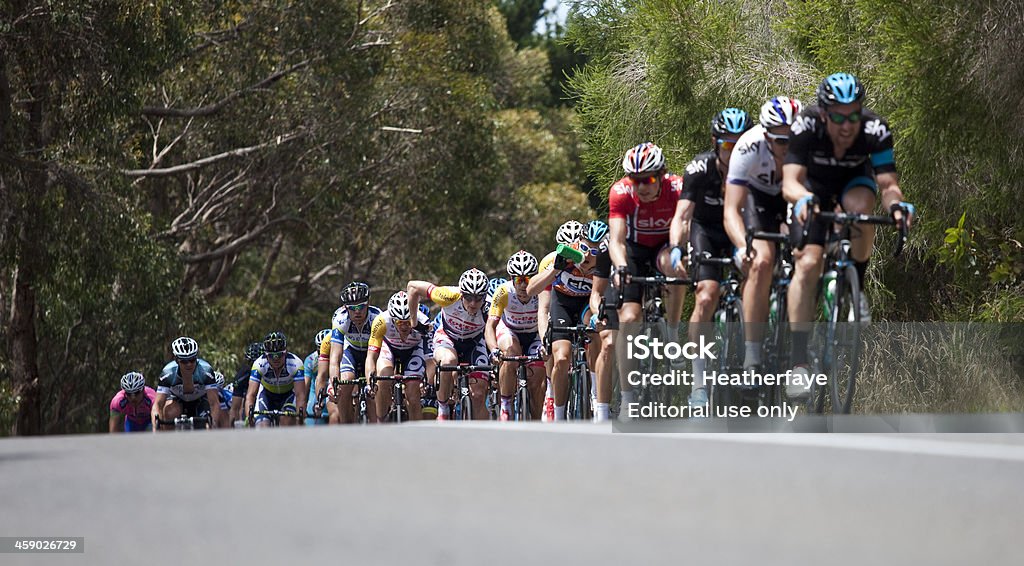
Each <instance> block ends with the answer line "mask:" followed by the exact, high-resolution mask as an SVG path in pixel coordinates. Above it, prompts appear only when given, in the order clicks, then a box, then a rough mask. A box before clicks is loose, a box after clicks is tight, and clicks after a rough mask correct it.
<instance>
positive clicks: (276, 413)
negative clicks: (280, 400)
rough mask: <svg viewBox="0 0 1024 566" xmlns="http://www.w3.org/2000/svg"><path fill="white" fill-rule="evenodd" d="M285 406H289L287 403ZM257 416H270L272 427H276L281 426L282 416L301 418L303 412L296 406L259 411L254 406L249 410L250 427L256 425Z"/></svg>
mask: <svg viewBox="0 0 1024 566" xmlns="http://www.w3.org/2000/svg"><path fill="white" fill-rule="evenodd" d="M285 407H287V405H285ZM256 417H269V418H268V422H269V423H270V427H271V428H276V427H279V426H281V417H291V418H295V419H300V418H301V417H302V414H301V413H300V412H299V411H297V410H295V409H294V408H285V409H267V410H261V411H257V410H256V408H255V407H254V408H252V409H251V410H250V411H249V427H250V428H255V427H256ZM300 420H301V419H300Z"/></svg>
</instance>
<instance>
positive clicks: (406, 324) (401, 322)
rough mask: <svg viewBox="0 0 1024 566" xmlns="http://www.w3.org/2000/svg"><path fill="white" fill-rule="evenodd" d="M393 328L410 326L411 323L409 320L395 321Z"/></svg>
mask: <svg viewBox="0 0 1024 566" xmlns="http://www.w3.org/2000/svg"><path fill="white" fill-rule="evenodd" d="M395 326H401V327H406V326H412V321H411V320H396V321H395Z"/></svg>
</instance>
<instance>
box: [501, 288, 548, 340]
mask: <svg viewBox="0 0 1024 566" xmlns="http://www.w3.org/2000/svg"><path fill="white" fill-rule="evenodd" d="M538 304H539V300H538V298H537V297H536V296H534V297H530V298H529V300H527V301H526V302H525V303H524V302H522V301H520V300H519V297H517V296H516V292H515V289H514V288H513V283H512V282H511V281H508V282H506V283H504V284H503V285H501V286H500V287H498V288H497V289H496V290H495V291H494V298H493V299H491V310H490V313H489V314H490V316H492V317H494V318H498V319H501V321H502V322H504V323H505V326H506V327H508V328H510V329H512V330H517V331H520V332H534V331H536V330H537V310H538Z"/></svg>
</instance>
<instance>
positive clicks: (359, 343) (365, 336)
mask: <svg viewBox="0 0 1024 566" xmlns="http://www.w3.org/2000/svg"><path fill="white" fill-rule="evenodd" d="M339 298H340V300H341V308H339V309H338V310H336V311H334V319H333V321H332V323H331V359H330V362H329V363H330V365H329V366H328V368H329V375H330V381H329V382H328V383H327V384H325V385H326V386H327V396H328V397H329V398H330V399H331V400H330V401H328V411H330V410H332V409H331V408H330V406H329V405H330V404H331V403H334V404H335V405H336V409H337V410H338V412H339V421H340V422H343V423H353V422H355V420H356V418H355V417H356V415H355V407H354V406H353V403H352V388H353V387H354V386H353V385H352V384H348V385H342V386H341V387H340V388H339V389H338V390H337V391H335V390H334V380H335V379H338V378H339V377H340V378H341V379H343V380H346V381H347V380H353V379H357V378H360V377H367V376H366V375H364V374H363V370H364V369H365V368H366V352H367V347H368V346H369V342H370V330H371V328H372V327H373V321H374V320H375V319H376V318H377V317H378V316H380V312H381V311H380V309H379V308H377V307H375V306H371V305H370V286H369V285H367V284H366V283H364V282H362V281H353V282H352V283H349V284H348V285H346V286H345V288H344V289H342V290H341V295H340V296H339ZM321 387H322V386H321V385H319V384H318V385H317V391H319V390H320V389H321ZM367 387H368V385H367ZM366 411H367V418H368V419H369V422H374V421H376V420H377V419H376V410H375V409H374V404H373V403H369V402H368V403H367V404H366Z"/></svg>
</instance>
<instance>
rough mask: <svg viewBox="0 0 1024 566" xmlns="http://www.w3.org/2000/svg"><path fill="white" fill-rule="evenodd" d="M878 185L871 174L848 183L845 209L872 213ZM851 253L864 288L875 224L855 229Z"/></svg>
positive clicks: (872, 248) (844, 191) (844, 195)
mask: <svg viewBox="0 0 1024 566" xmlns="http://www.w3.org/2000/svg"><path fill="white" fill-rule="evenodd" d="M877 192H878V187H877V185H875V180H874V179H873V178H872V177H870V176H858V177H855V178H854V179H853V180H851V181H849V182H848V183H847V184H846V187H845V188H844V189H843V195H842V200H841V202H842V205H843V210H845V211H846V212H849V213H853V214H872V213H873V212H874V211H875V204H876V202H877ZM850 242H851V244H852V246H851V248H850V255H852V256H853V260H854V267H856V268H857V275H858V276H859V277H860V288H861V290H862V291H863V290H864V279H865V273H866V272H867V268H868V261H869V260H870V258H871V252H872V251H873V250H874V246H875V226H874V225H873V224H862V225H860V226H858V227H857V229H856V230H854V231H853V234H852V238H851V239H850Z"/></svg>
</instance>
